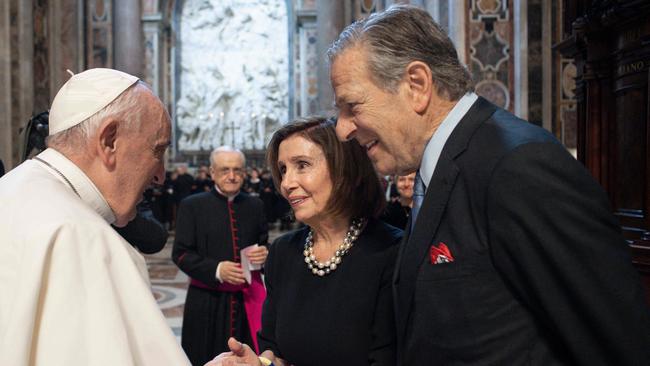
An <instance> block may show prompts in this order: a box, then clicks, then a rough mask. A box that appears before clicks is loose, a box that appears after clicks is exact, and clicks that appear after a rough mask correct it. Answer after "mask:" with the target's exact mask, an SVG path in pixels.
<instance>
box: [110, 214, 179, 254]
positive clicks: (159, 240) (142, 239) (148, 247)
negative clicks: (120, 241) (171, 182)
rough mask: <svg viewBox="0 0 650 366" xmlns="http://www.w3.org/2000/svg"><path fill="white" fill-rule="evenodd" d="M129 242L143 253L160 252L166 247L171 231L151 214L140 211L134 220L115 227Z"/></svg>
mask: <svg viewBox="0 0 650 366" xmlns="http://www.w3.org/2000/svg"><path fill="white" fill-rule="evenodd" d="M115 231H117V233H118V234H120V235H121V236H122V237H123V238H124V240H126V241H127V242H129V244H131V245H133V246H134V247H136V248H138V250H140V251H141V252H142V253H146V254H153V253H158V252H159V251H161V250H162V248H164V247H165V244H166V243H167V237H168V236H169V233H167V230H165V228H164V227H163V225H162V224H161V223H160V222H158V220H156V218H154V217H153V215H151V214H143V213H141V212H138V214H137V215H136V216H135V218H134V219H133V220H131V221H130V222H129V223H128V224H126V226H124V227H115Z"/></svg>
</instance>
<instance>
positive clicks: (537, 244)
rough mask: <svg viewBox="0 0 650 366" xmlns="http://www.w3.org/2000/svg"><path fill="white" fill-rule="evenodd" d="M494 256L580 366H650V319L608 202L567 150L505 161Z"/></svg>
mask: <svg viewBox="0 0 650 366" xmlns="http://www.w3.org/2000/svg"><path fill="white" fill-rule="evenodd" d="M487 201H488V202H487V204H488V206H487V207H488V209H487V215H488V220H489V237H490V246H491V250H492V256H493V259H494V263H495V265H496V267H497V270H498V271H499V272H500V273H501V274H502V276H503V278H504V279H505V281H506V283H507V284H508V285H509V286H510V287H511V289H513V291H514V293H515V294H516V295H517V296H518V297H519V298H520V299H521V301H522V302H523V303H524V305H525V306H526V307H527V308H528V309H530V311H531V312H532V313H533V314H534V316H535V318H536V319H537V320H538V321H539V324H540V325H541V326H542V327H545V328H546V331H548V332H549V334H550V337H553V339H555V340H556V341H557V342H558V345H559V346H560V347H562V350H563V351H564V352H566V353H567V354H568V355H570V356H571V357H572V358H573V361H574V364H576V365H650V316H649V314H650V312H649V310H648V306H647V305H646V304H645V300H644V296H643V292H642V290H641V286H640V281H639V276H638V273H637V272H636V270H635V269H634V267H633V266H632V262H631V257H630V253H629V248H628V246H627V244H626V242H625V241H624V239H623V237H622V235H621V233H620V228H619V226H618V225H617V223H616V220H615V219H614V217H613V215H612V214H611V212H610V208H609V204H608V200H607V197H606V195H605V193H604V191H603V190H602V189H601V188H600V186H599V185H598V184H597V183H596V182H595V181H594V180H593V178H592V177H591V176H590V174H589V172H588V171H587V170H586V169H585V168H584V167H583V166H582V165H581V164H580V163H578V162H577V161H576V160H575V159H574V158H573V157H571V156H570V155H569V154H568V153H567V152H566V151H565V150H564V147H563V146H561V145H559V144H549V143H546V144H542V143H535V144H528V145H523V146H520V147H518V148H516V149H515V150H514V151H513V152H511V153H510V154H509V155H508V156H506V157H504V158H503V159H502V161H501V162H500V163H499V165H498V166H497V168H496V169H495V171H494V174H493V177H492V179H491V183H490V186H489V188H488V198H487Z"/></svg>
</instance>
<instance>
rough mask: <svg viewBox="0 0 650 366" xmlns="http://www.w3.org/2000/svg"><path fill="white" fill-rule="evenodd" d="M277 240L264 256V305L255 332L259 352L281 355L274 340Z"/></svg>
mask: <svg viewBox="0 0 650 366" xmlns="http://www.w3.org/2000/svg"><path fill="white" fill-rule="evenodd" d="M277 243H278V240H276V241H274V242H273V243H272V244H271V246H270V247H269V255H268V257H267V258H266V265H265V267H264V268H265V272H264V284H265V285H266V299H265V300H264V307H263V308H262V328H261V329H260V331H259V332H258V333H257V341H258V343H259V347H260V353H261V352H264V351H267V350H271V351H273V354H274V355H275V356H276V357H280V358H281V357H282V355H281V354H280V351H279V350H278V345H277V343H276V342H275V304H274V303H273V300H274V296H276V294H275V292H274V289H275V281H276V280H277V279H276V277H275V276H276V273H277V272H276V268H277V263H275V256H276V251H277V246H278V244H277Z"/></svg>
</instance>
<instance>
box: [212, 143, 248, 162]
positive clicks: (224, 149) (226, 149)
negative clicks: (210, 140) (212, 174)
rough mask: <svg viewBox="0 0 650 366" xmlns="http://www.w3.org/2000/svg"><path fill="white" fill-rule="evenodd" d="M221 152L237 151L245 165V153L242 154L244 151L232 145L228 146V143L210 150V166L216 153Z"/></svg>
mask: <svg viewBox="0 0 650 366" xmlns="http://www.w3.org/2000/svg"><path fill="white" fill-rule="evenodd" d="M223 152H236V153H239V155H241V158H242V161H243V164H242V165H243V166H246V155H244V153H243V152H242V151H241V150H239V149H237V148H234V147H232V146H229V145H223V146H219V147H217V148H216V149H214V150H212V152H211V153H210V166H212V165H213V164H214V157H215V156H217V154H219V153H223Z"/></svg>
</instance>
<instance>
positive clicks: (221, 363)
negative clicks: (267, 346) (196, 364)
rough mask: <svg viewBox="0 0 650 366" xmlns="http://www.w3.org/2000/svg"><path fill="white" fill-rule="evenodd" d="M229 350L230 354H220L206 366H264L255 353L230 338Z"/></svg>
mask: <svg viewBox="0 0 650 366" xmlns="http://www.w3.org/2000/svg"><path fill="white" fill-rule="evenodd" d="M228 348H230V352H224V353H222V354H220V355H219V356H217V357H215V358H214V359H213V360H212V361H210V362H208V363H206V364H205V365H204V366H235V365H237V366H240V365H242V366H243V365H248V366H262V363H261V362H260V360H259V358H257V355H256V354H255V351H253V350H252V349H251V348H250V347H249V346H248V345H246V344H243V343H240V342H239V341H237V340H236V339H235V338H233V337H230V338H229V339H228Z"/></svg>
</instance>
